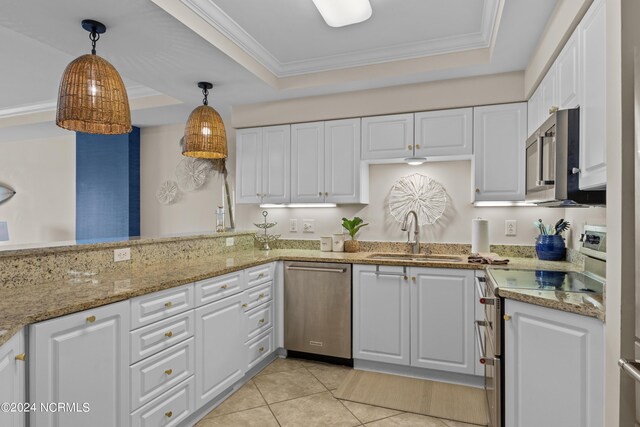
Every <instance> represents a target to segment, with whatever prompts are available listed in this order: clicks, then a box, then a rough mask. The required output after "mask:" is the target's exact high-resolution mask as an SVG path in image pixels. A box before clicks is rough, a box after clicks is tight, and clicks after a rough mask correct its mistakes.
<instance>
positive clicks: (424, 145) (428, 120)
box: [415, 108, 473, 157]
mask: <svg viewBox="0 0 640 427" xmlns="http://www.w3.org/2000/svg"><path fill="white" fill-rule="evenodd" d="M415 128H416V133H415V155H416V156H420V157H437V156H464V155H471V153H472V152H473V108H458V109H454V110H441V111H428V112H424V113H416V115H415Z"/></svg>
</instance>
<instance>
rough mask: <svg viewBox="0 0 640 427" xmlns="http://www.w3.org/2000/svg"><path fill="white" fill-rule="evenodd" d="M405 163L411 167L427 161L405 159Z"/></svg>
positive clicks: (419, 158) (422, 158)
mask: <svg viewBox="0 0 640 427" xmlns="http://www.w3.org/2000/svg"><path fill="white" fill-rule="evenodd" d="M404 161H405V162H407V164H408V165H411V166H418V165H421V164H423V163H424V162H426V161H427V158H426V157H415V156H413V157H407V158H406V159H404Z"/></svg>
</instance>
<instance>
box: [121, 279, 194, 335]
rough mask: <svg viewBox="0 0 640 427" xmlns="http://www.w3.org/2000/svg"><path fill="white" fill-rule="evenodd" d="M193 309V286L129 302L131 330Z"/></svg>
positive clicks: (156, 293)
mask: <svg viewBox="0 0 640 427" xmlns="http://www.w3.org/2000/svg"><path fill="white" fill-rule="evenodd" d="M192 308H193V285H191V284H190V285H187V286H181V287H179V288H173V289H167V290H166V291H160V292H155V293H153V294H150V295H142V296H139V297H137V298H134V299H132V300H131V329H132V330H133V329H136V328H139V327H141V326H145V325H149V324H151V323H153V322H157V321H158V320H162V319H166V318H167V317H171V316H174V315H176V314H178V313H182V312H184V311H187V310H189V309H192Z"/></svg>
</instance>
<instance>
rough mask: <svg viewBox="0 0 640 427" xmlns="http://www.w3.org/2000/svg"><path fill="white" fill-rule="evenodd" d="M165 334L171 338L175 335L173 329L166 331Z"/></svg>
mask: <svg viewBox="0 0 640 427" xmlns="http://www.w3.org/2000/svg"><path fill="white" fill-rule="evenodd" d="M164 336H165V337H167V338H171V337H172V336H173V332H172V331H169V332H165V333H164Z"/></svg>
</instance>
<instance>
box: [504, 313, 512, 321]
mask: <svg viewBox="0 0 640 427" xmlns="http://www.w3.org/2000/svg"><path fill="white" fill-rule="evenodd" d="M502 318H503V319H504V320H505V322H508V321H509V320H511V316H509V315H508V314H505V315H504V316H502Z"/></svg>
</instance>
